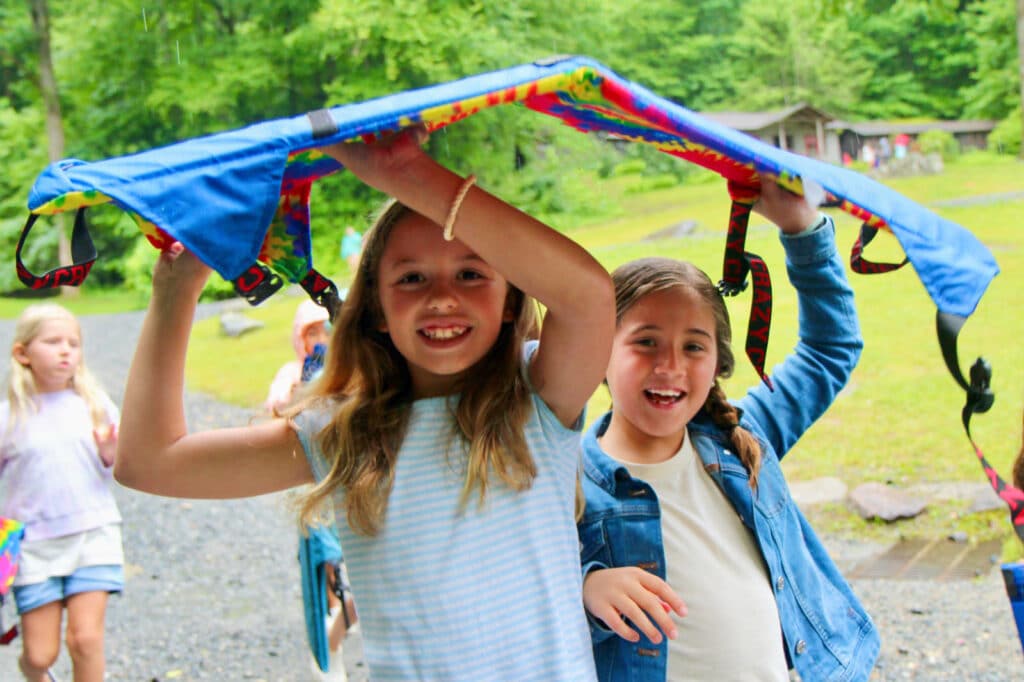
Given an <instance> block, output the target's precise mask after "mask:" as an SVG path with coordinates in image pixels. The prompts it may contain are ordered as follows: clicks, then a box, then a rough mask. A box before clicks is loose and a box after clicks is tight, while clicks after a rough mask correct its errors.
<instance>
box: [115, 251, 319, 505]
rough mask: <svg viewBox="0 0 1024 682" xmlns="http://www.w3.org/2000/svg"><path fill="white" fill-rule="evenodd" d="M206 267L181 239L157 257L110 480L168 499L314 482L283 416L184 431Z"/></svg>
mask: <svg viewBox="0 0 1024 682" xmlns="http://www.w3.org/2000/svg"><path fill="white" fill-rule="evenodd" d="M209 276H210V269H209V268H207V267H206V266H205V265H203V264H202V263H201V262H200V261H199V259H198V258H196V257H195V256H194V255H193V254H192V253H190V252H188V251H186V250H185V249H184V247H182V245H181V244H177V243H176V244H174V246H172V247H171V248H170V249H169V250H168V251H167V252H164V253H162V254H160V257H159V259H158V261H157V264H156V267H155V268H154V270H153V296H152V297H151V298H150V301H149V308H148V310H147V311H146V318H145V321H144V322H143V325H142V333H141V335H140V336H139V343H138V346H137V348H136V350H135V357H134V358H133V360H132V364H131V368H130V369H129V371H128V381H127V384H126V386H125V393H124V406H123V409H122V412H121V425H120V430H119V433H118V444H117V459H116V462H115V465H114V477H115V478H116V479H117V480H118V481H119V482H120V483H122V484H124V485H126V486H128V487H131V488H137V489H139V490H142V491H144V492H149V493H154V494H157V495H167V496H171V497H197V498H229V497H247V496H251V495H259V494H262V493H267V492H272V491H275V490H282V489H284V488H290V487H293V486H296V485H300V484H302V483H311V482H312V481H313V476H312V472H311V470H310V467H309V463H308V461H307V460H306V458H305V455H304V454H303V451H302V446H301V444H300V443H299V439H298V436H296V435H295V433H294V432H293V431H292V429H291V427H290V426H289V425H288V422H287V421H286V420H284V419H274V420H272V421H268V422H265V423H260V424H257V425H252V426H246V427H242V428H233V429H220V430H215V431H205V432H199V433H194V434H189V433H188V429H187V426H186V423H185V406H184V395H183V394H184V383H185V351H186V349H187V347H188V335H189V332H190V330H191V328H192V319H193V317H194V315H195V310H196V302H197V301H198V299H199V293H200V292H201V291H202V289H203V285H204V284H205V283H206V280H207V278H209Z"/></svg>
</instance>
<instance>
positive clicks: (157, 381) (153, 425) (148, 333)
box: [114, 291, 196, 486]
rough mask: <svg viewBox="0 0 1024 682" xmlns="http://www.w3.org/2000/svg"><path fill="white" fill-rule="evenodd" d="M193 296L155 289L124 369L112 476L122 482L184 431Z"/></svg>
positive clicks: (135, 477)
mask: <svg viewBox="0 0 1024 682" xmlns="http://www.w3.org/2000/svg"><path fill="white" fill-rule="evenodd" d="M195 309H196V298H195V297H192V296H189V295H186V294H184V293H177V294H175V293H174V292H158V291H154V295H153V297H152V298H151V299H150V302H149V308H148V310H147V311H146V317H145V320H144V321H143V325H142V332H141V334H140V336H139V342H138V346H137V347H136V349H135V356H134V358H133V359H132V363H131V367H130V369H129V370H128V380H127V383H126V385H125V393H124V406H123V411H122V413H121V424H120V428H119V433H118V446H117V458H116V461H115V465H114V476H115V477H116V478H117V480H119V481H120V482H122V483H124V484H126V485H129V486H131V485H133V483H135V482H137V481H141V479H140V478H139V477H142V476H145V475H146V473H147V472H152V471H155V470H156V467H154V466H152V464H155V463H156V461H158V460H159V459H160V458H161V457H162V456H163V455H164V453H165V452H166V450H167V448H169V447H170V446H171V445H172V444H173V443H174V442H175V441H177V440H178V439H180V438H181V437H182V436H184V435H185V434H186V432H187V426H186V421H185V406H184V383H185V379H184V377H185V353H186V350H187V347H188V335H189V332H190V331H191V328H192V319H193V317H194V315H195Z"/></svg>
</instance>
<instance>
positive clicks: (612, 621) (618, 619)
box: [591, 604, 640, 642]
mask: <svg viewBox="0 0 1024 682" xmlns="http://www.w3.org/2000/svg"><path fill="white" fill-rule="evenodd" d="M591 613H592V614H593V616H594V617H595V618H599V619H601V621H603V622H604V624H605V625H606V626H608V629H609V630H611V631H612V632H614V633H615V634H617V635H618V636H619V637H621V638H622V639H624V640H626V641H627V642H639V641H640V635H639V634H637V632H636V630H634V629H633V628H631V627H629V625H627V624H626V621H624V620H622V616H621V615H620V614H619V611H618V609H616V608H615V607H614V606H612V605H611V604H606V605H604V606H602V607H601V608H599V609H597V611H593V612H591Z"/></svg>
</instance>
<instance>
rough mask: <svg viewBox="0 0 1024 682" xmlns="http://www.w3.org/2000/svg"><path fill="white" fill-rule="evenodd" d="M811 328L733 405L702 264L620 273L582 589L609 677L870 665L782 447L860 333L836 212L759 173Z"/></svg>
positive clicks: (831, 394)
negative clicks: (765, 379)
mask: <svg viewBox="0 0 1024 682" xmlns="http://www.w3.org/2000/svg"><path fill="white" fill-rule="evenodd" d="M761 184H762V189H761V196H760V198H759V199H758V201H757V203H756V204H755V205H754V210H755V211H757V212H759V213H761V214H762V215H763V216H765V217H766V218H768V219H769V220H771V221H772V222H774V223H775V224H776V225H778V227H779V229H780V231H781V241H782V244H783V247H784V249H785V252H786V265H787V271H788V274H789V278H790V281H791V282H792V283H793V286H794V287H795V288H796V291H797V294H798V297H799V309H800V313H799V316H800V323H799V324H800V326H799V331H800V334H799V337H800V340H799V342H798V344H797V346H796V348H795V350H794V351H793V353H792V354H791V355H790V356H789V357H788V358H786V360H785V361H784V362H783V363H782V364H781V365H779V366H778V367H776V368H775V370H774V371H773V373H772V381H773V385H774V386H775V390H774V391H772V390H770V389H769V388H768V386H766V385H764V384H759V385H758V386H756V387H754V388H753V389H751V390H750V391H749V392H748V393H747V395H746V396H744V397H743V398H742V399H740V400H739V401H738V402H737V403H735V405H734V404H733V403H730V402H729V401H728V400H727V399H726V396H725V394H724V392H723V391H722V388H721V386H720V385H719V378H725V377H728V376H730V374H731V373H732V370H733V367H734V360H733V353H732V350H731V348H730V343H731V330H730V325H729V315H728V311H727V310H726V307H725V303H724V301H723V300H722V297H721V295H720V294H719V292H718V290H717V288H716V287H715V285H714V284H712V282H711V280H710V279H708V276H707V275H706V274H704V273H703V272H701V271H700V270H699V269H698V268H696V267H695V266H693V265H692V264H690V263H685V262H681V261H677V260H672V259H669V258H643V259H640V260H637V261H633V262H630V263H627V264H626V265H623V266H621V267H620V268H618V269H617V270H616V271H615V272H614V273H613V274H612V280H613V281H614V283H615V294H616V295H615V303H616V332H615V338H614V344H613V349H612V355H611V359H610V360H609V364H608V370H607V373H606V374H605V377H606V380H607V384H608V388H609V390H610V392H611V397H612V406H613V409H612V410H611V411H610V412H608V413H607V414H605V415H604V416H603V417H600V418H598V419H597V421H596V422H595V423H594V424H593V426H592V427H591V428H590V429H589V431H588V432H587V433H586V434H585V435H584V440H583V448H584V465H583V466H584V474H585V475H584V476H583V491H584V496H585V498H586V509H585V511H584V513H583V515H582V517H581V518H580V520H579V523H578V531H579V535H580V548H581V561H582V568H583V574H584V587H583V599H584V604H585V606H586V608H587V613H588V618H589V621H590V627H591V637H592V643H593V646H594V656H595V662H596V664H597V670H598V677H599V678H600V679H602V680H625V679H630V680H657V681H659V682H660V681H662V680H666V679H668V680H683V679H687V680H710V679H721V680H726V679H728V680H777V681H779V682H787V681H788V680H789V679H790V677H789V672H788V670H789V669H790V668H795V669H796V670H797V672H798V673H799V675H800V678H801V679H804V680H838V679H842V680H866V679H867V678H868V676H869V674H870V672H871V669H872V667H873V666H874V661H875V658H876V657H877V655H878V649H879V638H878V634H877V632H876V630H875V627H874V625H873V623H872V621H871V619H870V617H869V616H868V615H867V613H865V611H864V609H863V607H862V606H861V605H860V603H859V602H858V601H857V598H856V597H855V596H854V594H853V592H852V591H851V589H850V587H849V586H848V585H847V583H846V582H845V580H844V579H843V578H842V576H841V575H840V573H839V571H838V569H837V568H836V566H835V565H834V564H833V562H832V561H831V559H829V557H828V554H827V553H826V551H825V549H824V547H823V546H822V545H821V543H820V541H819V540H818V539H817V537H816V536H815V534H814V531H813V530H812V529H811V527H810V526H809V525H808V523H807V520H806V519H805V518H804V516H803V515H802V514H801V513H800V510H799V509H798V508H797V506H796V504H795V503H794V502H793V500H792V498H791V496H790V494H789V490H788V487H787V485H786V482H785V479H784V478H783V476H782V471H781V468H780V466H779V460H780V459H781V458H782V457H783V455H784V454H785V453H786V452H787V451H788V450H789V448H790V447H791V446H792V445H793V444H794V443H795V442H796V441H797V439H799V438H800V436H801V435H802V434H803V432H804V431H806V430H807V429H808V428H809V427H810V426H811V424H812V423H814V421H815V420H816V419H817V418H818V417H820V416H821V414H822V413H823V412H824V411H825V410H826V409H827V408H828V406H829V405H830V404H831V403H832V401H833V400H834V399H835V397H836V395H837V394H838V392H839V391H840V390H841V389H842V387H843V386H844V385H845V384H846V381H847V379H848V378H849V376H850V373H851V371H852V370H853V368H854V366H855V364H856V362H857V360H858V358H859V356H860V351H861V347H862V345H863V341H862V339H861V335H860V329H859V325H858V321H857V315H856V309H855V306H854V300H853V292H852V290H851V288H850V285H849V283H848V281H847V279H846V275H845V272H844V268H843V264H842V262H841V261H840V259H839V256H838V253H837V251H836V246H835V235H834V226H833V224H832V221H831V219H829V218H828V217H827V216H824V215H822V214H819V213H818V211H817V209H816V208H814V207H813V206H811V205H810V204H808V203H807V202H806V201H805V200H804V199H803V198H802V197H799V196H796V195H794V194H791V193H789V192H787V191H785V190H784V189H782V188H780V187H779V186H778V185H777V184H775V182H774V181H773V180H772V179H771V178H768V177H763V178H762V183H761Z"/></svg>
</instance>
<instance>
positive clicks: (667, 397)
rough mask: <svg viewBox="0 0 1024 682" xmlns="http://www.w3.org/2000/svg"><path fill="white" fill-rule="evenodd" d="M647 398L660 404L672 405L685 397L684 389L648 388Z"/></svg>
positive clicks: (645, 393)
mask: <svg viewBox="0 0 1024 682" xmlns="http://www.w3.org/2000/svg"><path fill="white" fill-rule="evenodd" d="M644 395H645V396H647V399H648V400H650V401H651V402H653V403H656V404H658V405H671V404H672V403H675V402H678V401H680V400H682V398H683V392H682V391H670V390H665V389H657V388H648V389H645V390H644Z"/></svg>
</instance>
